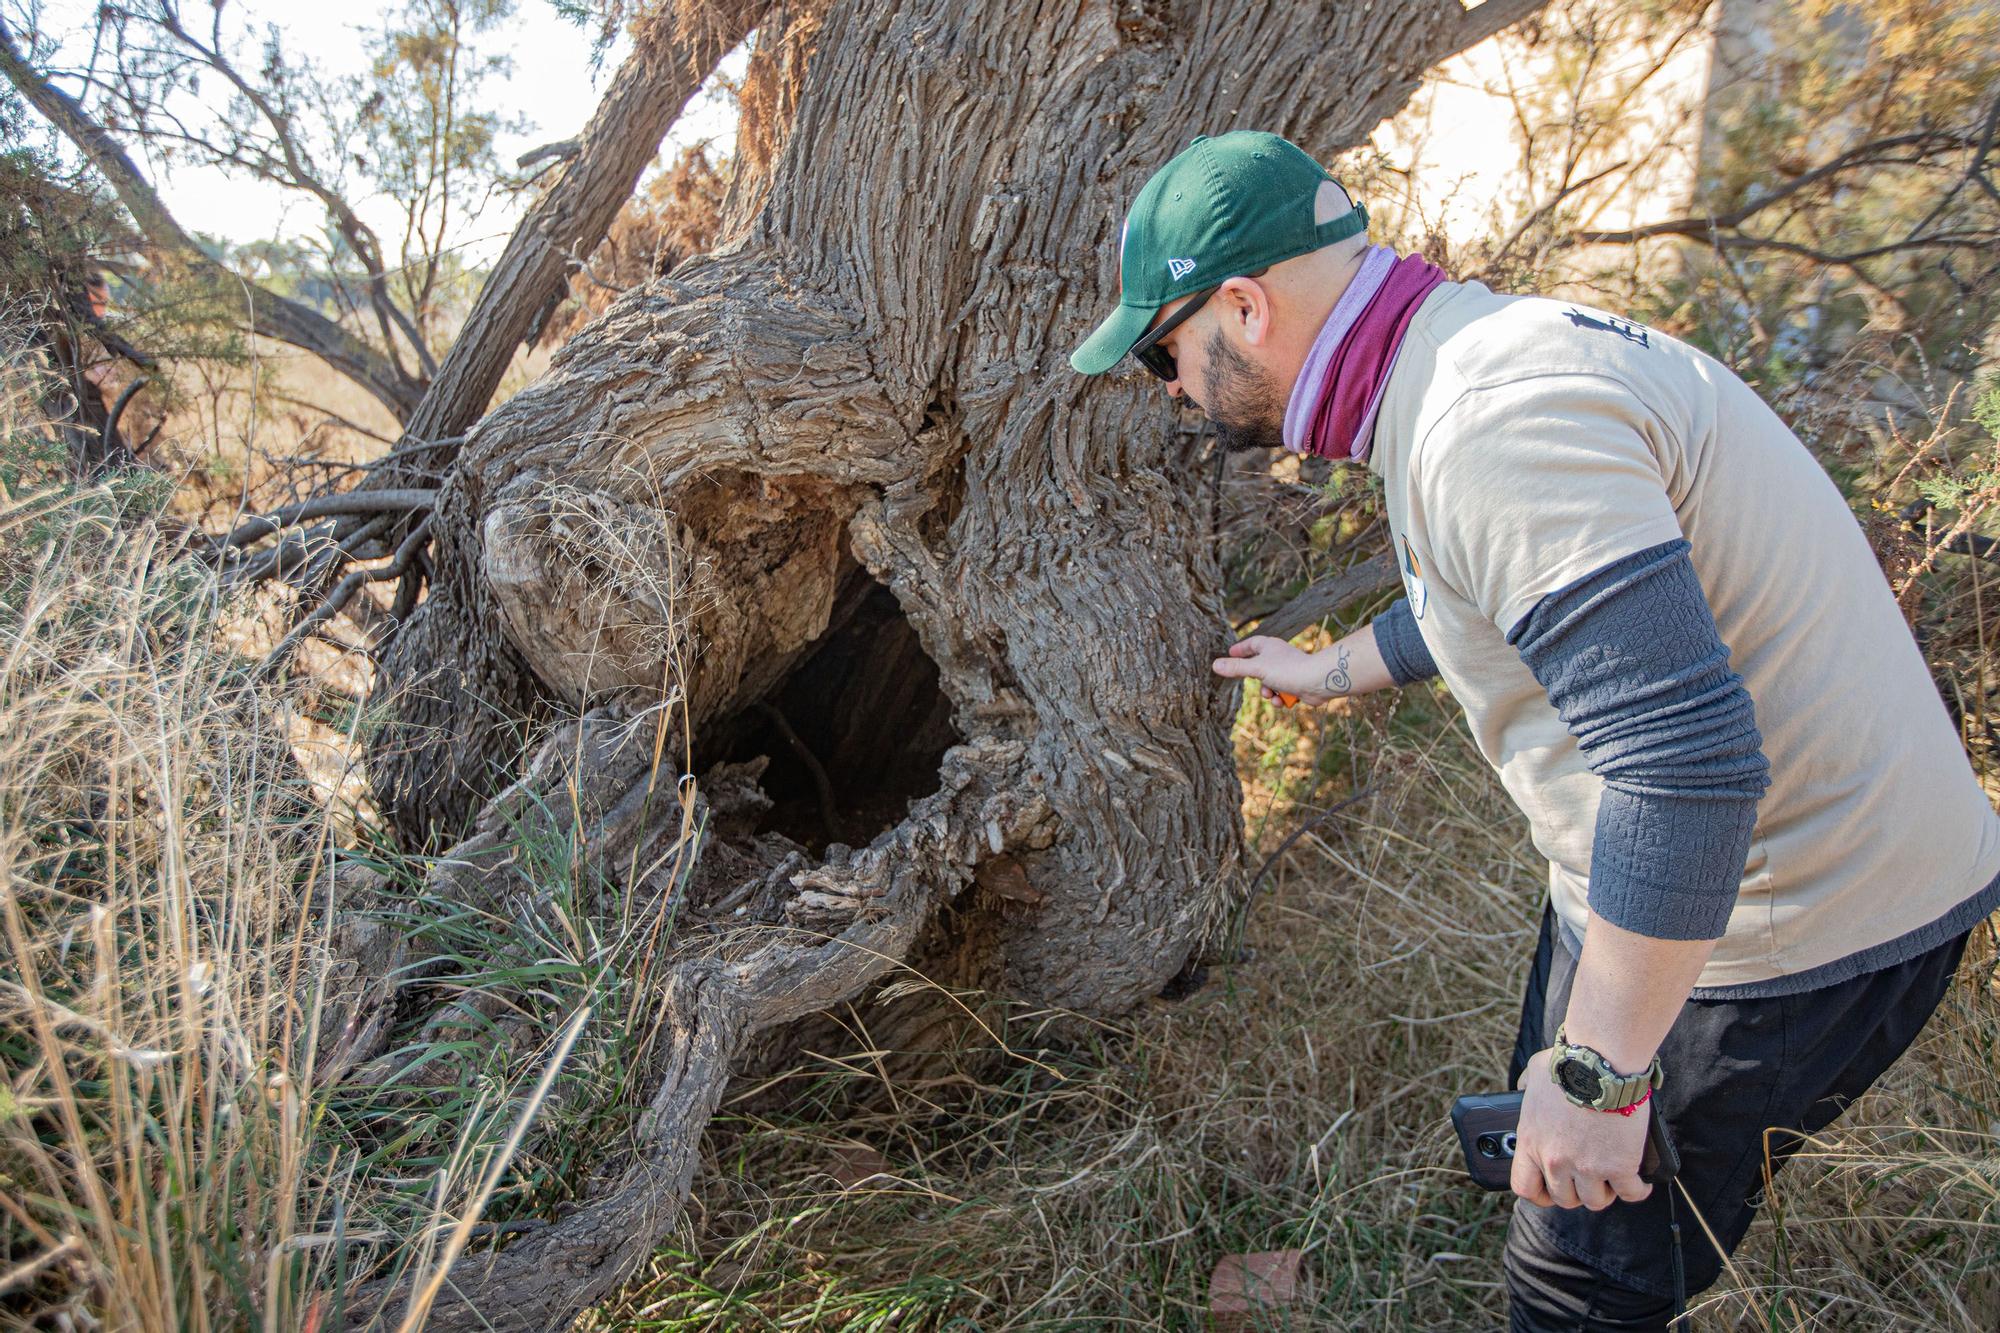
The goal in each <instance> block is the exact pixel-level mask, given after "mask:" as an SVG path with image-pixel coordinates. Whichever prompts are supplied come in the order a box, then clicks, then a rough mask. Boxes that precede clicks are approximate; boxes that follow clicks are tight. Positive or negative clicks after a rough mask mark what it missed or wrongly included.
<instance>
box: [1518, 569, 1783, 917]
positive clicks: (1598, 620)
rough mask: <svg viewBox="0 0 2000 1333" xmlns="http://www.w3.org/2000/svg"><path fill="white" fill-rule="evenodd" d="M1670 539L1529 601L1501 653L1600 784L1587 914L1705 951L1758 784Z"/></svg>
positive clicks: (1737, 703) (1741, 705) (1761, 782)
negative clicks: (1535, 687) (1541, 697)
mask: <svg viewBox="0 0 2000 1333" xmlns="http://www.w3.org/2000/svg"><path fill="white" fill-rule="evenodd" d="M1688 549H1689V548H1688V544H1687V542H1686V541H1685V540H1675V541H1671V542H1664V543H1662V544H1660V545H1658V546H1652V547H1648V548H1646V549H1645V550H1643V551H1636V552H1634V553H1633V554H1631V555H1628V556H1624V557H1622V558H1620V559H1618V560H1614V561H1612V562H1611V563H1610V564H1608V565H1605V566H1604V567H1602V568H1601V569H1598V570H1596V571H1594V572H1592V573H1590V574H1586V575H1585V576H1584V577H1582V578H1580V579H1578V580H1576V581H1575V582H1574V583H1571V584H1569V585H1568V586H1567V587H1564V588H1561V589H1558V590H1557V591H1555V592H1552V593H1550V594H1549V595H1548V596H1546V597H1544V598H1543V599H1542V600H1541V601H1539V602H1537V603H1536V604H1535V606H1534V608H1533V609H1532V610H1530V611H1529V612H1528V614H1527V615H1525V616H1523V617H1522V618H1521V620H1520V622H1519V623H1517V624H1516V625H1515V626H1514V627H1513V628H1512V629H1511V630H1509V631H1508V632H1507V642H1508V643H1510V644H1512V645H1514V647H1515V648H1516V649H1517V650H1518V651H1519V652H1520V654H1521V660H1522V661H1523V662H1525V663H1526V664H1527V666H1528V669H1529V670H1530V671H1532V672H1533V673H1534V675H1535V679H1536V680H1537V681H1539V682H1541V685H1542V688H1543V689H1545V690H1547V691H1548V695H1549V701H1550V703H1552V704H1553V705H1554V706H1555V709H1556V713H1557V715H1558V716H1560V717H1561V718H1562V720H1563V723H1564V725H1566V726H1567V727H1568V728H1569V730H1570V732H1571V734H1572V735H1574V736H1575V737H1576V739H1577V744H1578V745H1579V746H1580V747H1581V749H1582V751H1583V756H1584V762H1585V763H1586V764H1588V765H1589V767H1590V770H1591V772H1593V773H1596V774H1597V775H1598V776H1599V777H1601V778H1603V780H1604V795H1603V799H1602V802H1601V803H1600V804H1599V806H1598V810H1597V826H1596V830H1595V833H1594V835H1593V838H1592V842H1591V854H1590V907H1591V910H1592V911H1593V912H1595V913H1596V914H1597V915H1598V916H1600V917H1602V918H1603V919H1605V920H1606V921H1609V922H1611V923H1612V924H1614V925H1617V926H1621V927H1623V928H1624V929H1626V930H1630V931H1633V932H1634V933H1636V934H1640V935H1647V936H1651V937H1653V938H1655V939H1674V940H1707V939H1719V938H1721V936H1722V934H1723V931H1724V929H1725V927H1726V926H1727V925H1728V922H1729V913H1730V909H1731V908H1732V907H1734V905H1735V902H1736V891H1737V886H1738V884H1739V883H1740V882H1741V880H1742V875H1743V865H1744V862H1745V860H1746V859H1747V858H1748V856H1749V851H1750V840H1751V837H1752V834H1753V832H1754V830H1755V827H1756V823H1757V802H1758V799H1759V798H1760V797H1761V796H1762V795H1763V794H1764V789H1765V788H1766V787H1768V786H1769V785H1770V764H1769V763H1768V762H1767V761H1766V759H1765V758H1764V750H1763V738H1762V737H1761V736H1760V735H1758V732H1757V720H1756V715H1755V710H1754V708H1753V706H1752V703H1751V699H1750V692H1749V691H1748V690H1747V689H1745V688H1744V686H1743V678H1742V677H1741V676H1739V675H1737V674H1736V673H1735V672H1734V671H1732V670H1731V669H1730V667H1729V649H1728V647H1727V646H1726V645H1724V644H1723V642H1722V639H1721V636H1720V634H1718V632H1717V630H1716V627H1715V616H1714V614H1713V613H1712V612H1711V611H1710V609H1709V605H1708V599H1707V597H1706V596H1705V595H1704V594H1703V592H1702V589H1701V582H1700V580H1699V579H1697V578H1696V577H1695V572H1694V565H1693V563H1692V562H1691V561H1690V560H1689V559H1688Z"/></svg>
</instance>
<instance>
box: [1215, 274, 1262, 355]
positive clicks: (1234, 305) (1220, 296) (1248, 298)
mask: <svg viewBox="0 0 2000 1333" xmlns="http://www.w3.org/2000/svg"><path fill="white" fill-rule="evenodd" d="M1213 299H1214V300H1215V301H1216V302H1217V303H1218V310H1219V313H1220V314H1221V315H1222V322H1223V323H1224V324H1226V325H1229V326H1230V327H1232V328H1233V329H1234V330H1235V333H1236V336H1237V338H1239V339H1240V340H1241V341H1243V342H1245V343H1247V344H1249V345H1250V346H1252V347H1262V346H1263V345H1264V344H1265V343H1266V342H1267V341H1268V340H1269V339H1270V337H1271V294H1270V293H1269V292H1267V291H1265V290H1264V285H1263V284H1262V283H1260V282H1258V281H1257V280H1256V279H1255V278H1230V279H1229V280H1228V281H1226V282H1224V283H1223V284H1222V289H1221V290H1220V291H1218V292H1216V294H1215V296H1214V298H1213Z"/></svg>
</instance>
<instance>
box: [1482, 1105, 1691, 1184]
mask: <svg viewBox="0 0 2000 1333" xmlns="http://www.w3.org/2000/svg"><path fill="white" fill-rule="evenodd" d="M1520 1123H1521V1094H1520V1093H1519V1092H1475V1093H1468V1094H1467V1095H1466V1096H1463V1097H1460V1098H1459V1099H1458V1100H1457V1101H1455V1102H1453V1103H1452V1104H1451V1127H1452V1128H1453V1129H1455V1130H1457V1131H1458V1146H1459V1148H1460V1150H1461V1151H1463V1152H1464V1153H1465V1169H1466V1172H1467V1174H1469V1175H1470V1176H1471V1177H1472V1181H1473V1183H1474V1184H1475V1185H1478V1186H1479V1187H1480V1188H1481V1189H1489V1190H1504V1189H1506V1188H1508V1187H1509V1186H1510V1184H1511V1183H1512V1178H1513V1174H1514V1131H1515V1128H1516V1127H1517V1126H1518V1125H1519V1124H1520ZM1680 1169H1681V1158H1680V1154H1679V1153H1678V1152H1676V1151H1674V1142H1673V1140H1672V1139H1671V1138H1669V1137H1668V1135H1667V1127H1666V1126H1665V1125H1663V1124H1661V1123H1660V1118H1659V1117H1658V1116H1656V1115H1649V1116H1647V1117H1646V1155H1645V1156H1644V1157H1643V1158H1641V1159H1640V1161H1639V1179H1641V1180H1643V1181H1645V1182H1646V1183H1647V1184H1649V1185H1657V1184H1659V1183H1660V1182H1661V1181H1663V1180H1671V1179H1673V1178H1674V1177H1675V1176H1677V1175H1679V1174H1680Z"/></svg>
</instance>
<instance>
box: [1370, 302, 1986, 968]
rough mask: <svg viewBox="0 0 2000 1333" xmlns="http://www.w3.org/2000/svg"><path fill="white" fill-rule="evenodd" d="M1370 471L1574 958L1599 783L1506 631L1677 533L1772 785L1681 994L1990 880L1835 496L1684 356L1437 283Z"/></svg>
mask: <svg viewBox="0 0 2000 1333" xmlns="http://www.w3.org/2000/svg"><path fill="white" fill-rule="evenodd" d="M1368 465H1369V467H1371V468H1372V469H1373V470H1375V471H1376V472H1378V473H1379V474H1380V475H1381V477H1382V480H1383V485H1384V491H1385V496H1386V502H1387V509H1388V518H1389V523H1390V527H1391V531H1392V540H1393V541H1394V543H1395V548H1396V553H1397V558H1398V560H1399V562H1400V563H1401V565H1402V571H1403V580H1404V584H1405V589H1406V591H1407V593H1408V595H1409V599H1410V608H1411V611H1412V612H1413V614H1414V616H1415V619H1416V624H1417V628H1418V630H1419V632H1420V633H1421V634H1422V636H1423V639H1424V643H1425V646H1426V647H1428V648H1429V650H1430V652H1431V656H1432V657H1433V659H1434V660H1435V661H1436V663H1437V666H1438V670H1439V674H1440V675H1441V676H1442V678H1443V680H1444V682H1445V684H1446V685H1447V686H1449V688H1450V689H1451V692H1452V694H1453V695H1454V696H1456V697H1457V699H1458V700H1459V702H1460V703H1461V704H1462V705H1463V706H1464V709H1465V715H1466V721H1467V724H1468V725H1469V726H1470V728H1471V731H1472V735H1473V738H1474V740H1475V741H1476V742H1477V744H1478V746H1479V749H1480V752H1481V753H1482V754H1483V755H1484V756H1485V757H1486V759H1487V760H1488V761H1489V762H1490V763H1492V764H1493V766H1494V767H1495V768H1496V769H1497V770H1498V772H1499V775H1500V779H1501V781H1502V783H1503V784H1504V785H1505V786H1506V788H1507V791H1508V792H1509V794H1510V795H1511V796H1512V797H1513V799H1514V800H1515V802H1516V803H1518V804H1519V805H1520V807H1521V809H1522V810H1523V812H1525V813H1526V815H1527V816H1528V820H1529V822H1530V825H1531V826H1532V830H1533V837H1534V842H1535V846H1536V848H1537V849H1538V850H1539V851H1540V852H1541V853H1542V854H1543V855H1545V856H1546V857H1547V858H1548V860H1549V888H1550V894H1551V899H1552V902H1553V904H1554V906H1555V909H1556V911H1557V913H1558V915H1559V916H1560V918H1561V920H1562V922H1563V924H1564V926H1565V928H1566V932H1567V933H1568V934H1569V935H1570V936H1571V937H1572V938H1581V937H1582V935H1583V933H1584V931H1585V926H1586V923H1587V920H1588V908H1587V889H1588V886H1589V881H1590V849H1591V840H1592V835H1593V831H1594V829H1595V825H1596V817H1597V804H1598V799H1599V796H1600V794H1601V792H1602V782H1601V780H1600V779H1599V778H1598V777H1597V776H1596V775H1594V774H1593V773H1591V772H1590V770H1589V769H1588V767H1587V766H1586V765H1585V763H1584V760H1583V757H1582V755H1581V753H1580V752H1579V749H1578V747H1577V743H1576V741H1575V739H1574V738H1573V737H1572V736H1571V735H1570V733H1569V731H1568V729H1567V728H1566V727H1565V726H1564V725H1563V723H1562V721H1561V719H1560V718H1559V717H1558V716H1557V715H1556V712H1555V709H1554V708H1553V707H1552V706H1551V705H1550V703H1549V701H1548V698H1547V695H1546V694H1545V693H1544V691H1543V689H1542V687H1541V685H1540V684H1538V683H1537V682H1536V680H1535V678H1534V676H1533V675H1531V674H1530V673H1529V671H1528V668H1527V667H1526V666H1525V665H1524V664H1523V663H1522V661H1521V659H1520V657H1519V656H1518V654H1517V653H1516V651H1515V650H1514V648H1513V647H1511V646H1509V645H1508V644H1507V642H1506V639H1505V635H1506V632H1507V631H1508V630H1509V629H1511V628H1513V626H1514V625H1515V624H1516V623H1517V622H1518V621H1519V620H1520V619H1521V618H1522V617H1523V616H1525V615H1526V614H1527V613H1528V611H1529V609H1530V608H1532V607H1533V606H1534V605H1535V603H1536V602H1537V601H1538V600H1540V599H1541V598H1542V597H1544V596H1545V595H1547V594H1548V593H1551V592H1554V591H1556V590H1557V589H1560V588H1562V587H1564V586H1565V585H1567V584H1569V583H1571V582H1573V581H1575V580H1576V579H1578V578H1580V577H1582V576H1583V575H1585V574H1588V573H1590V572H1592V571H1593V570H1596V569H1598V568H1599V567H1601V566H1603V565H1605V564H1607V563H1609V562H1610V561H1612V560H1615V559H1617V558H1619V557H1620V556H1624V555H1629V554H1631V553H1632V552H1634V551H1638V550H1641V549H1644V548H1646V547H1649V546H1654V545H1658V544H1659V543H1661V542H1667V541H1672V540H1674V539H1675V538H1677V537H1681V536H1685V537H1686V538H1687V540H1688V542H1689V544H1690V546H1691V548H1692V551H1691V559H1692V562H1693V565H1694V569H1695V572H1696V575H1697V577H1699V579H1700V580H1701V585H1702V588H1703V590H1704V591H1705V592H1706V594H1707V596H1708V601H1709V604H1710V606H1711V607H1712V609H1713V611H1714V613H1715V620H1716V625H1717V628H1718V629H1719V630H1720V632H1721V637H1722V641H1723V642H1724V643H1725V644H1727V645H1728V646H1729V649H1730V661H1731V665H1732V666H1733V667H1734V668H1735V670H1736V671H1737V672H1738V673H1739V674H1740V675H1741V676H1742V677H1743V680H1744V683H1745V685H1746V686H1747V688H1748V689H1749V692H1750V696H1751V699H1752V701H1753V702H1754V704H1755V708H1756V719H1757V726H1758V729H1759V731H1760V732H1761V733H1762V735H1763V740H1764V753H1765V756H1766V758H1767V759H1768V760H1769V762H1770V766H1771V785H1770V787H1769V789H1768V790H1767V791H1766V792H1765V794H1764V797H1763V800H1762V802H1761V803H1760V804H1759V807H1758V819H1757V827H1756V833H1755V837H1754V839H1753V841H1752V843H1751V849H1750V856H1749V859H1748V863H1747V864H1746V865H1745V867H1744V871H1743V879H1742V884H1741V888H1740V891H1739V894H1738V897H1737V900H1736V905H1735V909H1734V912H1733V914H1732V915H1731V917H1730V919H1729V925H1728V930H1727V933H1726V934H1725V935H1724V937H1723V939H1722V940H1721V941H1720V942H1719V943H1718V944H1717V946H1716V949H1715V952H1714V954H1713V956H1712V958H1711V960H1710V962H1709V964H1708V966H1707V968H1706V970H1705V971H1704V972H1703V973H1702V975H1701V978H1700V981H1699V983H1698V984H1699V987H1701V988H1705V989H1713V988H1736V987H1744V986H1754V985H1755V984H1756V983H1765V982H1769V981H1771V979H1773V978H1782V977H1786V976H1789V975H1792V974H1797V973H1805V972H1809V971H1812V970H1814V969H1828V970H1830V971H1831V970H1837V968H1830V967H1829V965H1836V964H1838V963H1840V961H1841V960H1845V959H1852V958H1855V957H1857V956H1858V957H1862V958H1865V957H1867V956H1868V954H1869V951H1871V950H1876V951H1877V952H1878V953H1879V952H1880V951H1881V948H1882V947H1883V946H1887V945H1889V944H1890V942H1892V941H1897V940H1899V939H1901V938H1903V937H1905V936H1910V935H1911V932H1913V931H1919V930H1920V928H1922V927H1926V926H1928V925H1932V924H1934V923H1935V924H1942V923H1943V922H1944V919H1945V918H1946V917H1947V916H1948V915H1949V914H1951V913H1952V912H1953V909H1954V908H1958V907H1960V906H1961V905H1964V904H1967V902H1968V900H1969V899H1971V898H1972V897H1973V896H1974V895H1975V894H1977V893H1979V892H1980V891H1981V890H1982V889H1984V888H1986V887H1987V886H1989V884H1991V883H1992V882H1993V881H1994V880H1995V879H1996V877H2000V817H1996V815H1995V814H1994V811H1993V808H1992V806H1991V804H1990V803H1989V802H1988V800H1987V797H1986V795H1985V794H1984V792H1983V791H1982V790H1981V789H1980V787H1979V785H1978V783H1977V781H1976V780H1975V778H1974V776H1973V773H1972V769H1971V765H1970V763H1969V762H1968V760H1967V758H1966V754H1965V751H1964V749H1963V747H1962V746H1961V744H1960V742H1959V738H1958V736H1957V734H1956V732H1955V731H1954V729H1953V726H1952V723H1951V721H1950V718H1949V717H1948V716H1947V714H1946V712H1945V709H1944V705H1943V703H1942V701H1941V700H1940V699H1939V697H1938V693H1937V690H1936V688H1935V687H1934V686H1933V685H1932V682H1931V679H1930V675H1929V672H1928V670H1927V669H1926V667H1925V664H1924V661H1923V658H1922V656H1921V655H1920V654H1919V652H1918V650H1917V646H1916V643H1915V642H1914V640H1913V639H1912V638H1911V635H1910V631H1909V629H1908V627H1907V626H1906V625H1905V623H1904V621H1903V618H1902V615H1901V613H1900V612H1899V611H1898V609H1897V607H1896V604H1895V601H1894V598H1893V597H1892V596H1891V593H1890V590H1889V587H1888V585H1887V582H1886V581H1885V579H1884V577H1883V574H1882V571H1881V568H1880V566H1879V565H1878V564H1877V563H1876V561H1875V558H1874V555H1873V553H1872V552H1871V551H1870V550H1869V547H1868V544H1867V542H1866V540H1865V539H1864V538H1863V536H1862V533H1861V529H1860V527H1859V525H1858V524H1857V523H1856V522H1855V519H1854V517H1853V515H1852V514H1851V513H1850V512H1849V510H1848V507H1847V504H1846V501H1845V500H1844V499H1843V498H1842V497H1841V495H1840V493H1839V491H1838V490H1837V489H1836V488H1835V487H1834V485H1833V483H1832V481H1831V480H1830V479H1829V478H1828V477H1827V475H1826V473H1825V472H1824V471H1823V470H1822V469H1821V468H1820V466H1819V464H1818V463H1817V462H1816V461H1815V460H1814V458H1813V457H1812V455H1811V454H1810V453H1809V452H1807V450H1806V448H1805V447H1804V446H1803V445H1802V444H1800V443H1799V441H1798V440H1797V438H1796V437H1794V436H1793V435H1792V433H1791V432H1790V431H1789V430H1788V429H1787V428H1786V427H1785V425H1784V423H1783V422H1782V421H1780V420H1779V418H1778V417H1777V415H1776V414H1775V413H1773V412H1772V411H1771V410H1770V409H1769V408H1768V407H1767V406H1765V404H1764V403H1763V401H1762V400H1761V399H1759V398H1758V397H1757V395H1756V394H1755V393H1754V392H1753V391H1752V390H1751V389H1750V388H1749V387H1748V386H1746V385H1745V384H1744V383H1743V382H1742V381H1741V380H1739V379H1738V378H1737V377H1736V376H1735V375H1733V374H1731V373H1730V372H1729V371H1728V370H1727V369H1725V368H1724V367H1722V366H1721V365H1720V364H1719V363H1717V362H1716V361H1714V360H1713V359H1711V358H1710V357H1708V356H1706V355H1704V354H1703V353H1701V352H1699V351H1696V350H1695V349H1694V348H1691V347H1689V346H1687V345H1686V344H1684V343H1682V342H1679V341H1677V340H1676V339H1673V338H1670V337H1668V336H1666V335H1664V334H1662V333H1660V332H1658V331H1657V330H1653V329H1649V328H1646V327H1644V326H1641V325H1637V324H1634V323H1631V322H1630V321H1627V320H1624V319H1622V318H1619V317H1616V316H1613V315H1609V314H1606V313H1605V312H1603V311H1600V310H1594V309H1591V308H1589V307H1586V306H1579V305H1572V304H1569V303H1566V302H1561V301H1554V300H1547V299H1543V298H1539V297H1510V296H1501V295H1496V294H1495V293H1493V292H1491V291H1489V290H1488V289H1487V288H1485V287H1484V286H1481V285H1479V284H1477V283H1467V284H1454V283H1446V284H1444V285H1443V286H1441V287H1439V288H1438V289H1437V290H1436V291H1434V292H1433V293H1432V294H1431V295H1430V296H1429V297H1427V298H1426V299H1425V301H1424V304H1423V306H1422V308H1421V309H1420V310H1419V312H1418V314H1417V317H1416V319H1415V320H1414V321H1413V322H1412V324H1411V327H1410V331H1409V334H1408V336H1407V337H1406V338H1405V340H1404V343H1403V347H1402V349H1401V351H1400V352H1399V353H1398V357H1397V362H1396V366H1395V369H1394V370H1393V372H1392V373H1391V375H1390V378H1389V381H1388V383H1387V385H1386V386H1385V388H1384V391H1383V397H1382V402H1381V407H1380V414H1379V416H1378V418H1377V422H1376V426H1375V436H1374V444H1373V449H1372V452H1371V453H1370V455H1369V458H1368ZM1829 979H1834V978H1829Z"/></svg>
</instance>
